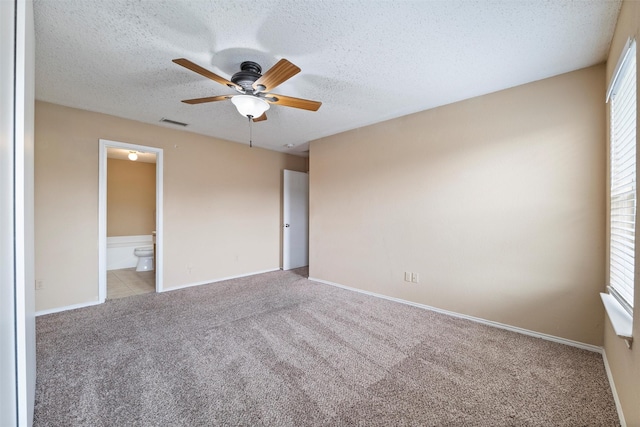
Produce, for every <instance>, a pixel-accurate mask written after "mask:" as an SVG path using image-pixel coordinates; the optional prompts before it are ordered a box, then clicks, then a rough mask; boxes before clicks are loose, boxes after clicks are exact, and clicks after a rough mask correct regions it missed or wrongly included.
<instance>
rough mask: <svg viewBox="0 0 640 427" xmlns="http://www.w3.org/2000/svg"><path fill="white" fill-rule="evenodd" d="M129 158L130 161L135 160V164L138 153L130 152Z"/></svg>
mask: <svg viewBox="0 0 640 427" xmlns="http://www.w3.org/2000/svg"><path fill="white" fill-rule="evenodd" d="M127 157H129V160H133V161H134V162H135V161H136V160H138V153H136V152H135V151H129V155H128V156H127Z"/></svg>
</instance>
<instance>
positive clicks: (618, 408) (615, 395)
mask: <svg viewBox="0 0 640 427" xmlns="http://www.w3.org/2000/svg"><path fill="white" fill-rule="evenodd" d="M602 360H603V362H604V370H605V371H607V378H608V379H609V386H610V387H611V393H612V394H613V401H614V402H615V403H616V411H618V418H620V425H621V426H622V427H627V423H626V421H625V420H624V413H623V412H622V404H621V403H620V398H619V397H618V391H617V390H616V384H615V382H614V381H613V374H612V373H611V368H609V360H608V359H607V352H606V351H605V350H604V349H602Z"/></svg>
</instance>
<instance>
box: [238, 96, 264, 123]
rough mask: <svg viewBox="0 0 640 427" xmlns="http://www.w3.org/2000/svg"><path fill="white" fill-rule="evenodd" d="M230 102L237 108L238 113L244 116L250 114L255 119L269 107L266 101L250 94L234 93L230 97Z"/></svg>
mask: <svg viewBox="0 0 640 427" xmlns="http://www.w3.org/2000/svg"><path fill="white" fill-rule="evenodd" d="M231 102H233V105H235V106H236V108H237V109H238V113H240V114H242V115H243V116H245V117H248V116H251V117H253V118H256V119H257V118H258V117H260V116H261V115H263V114H264V112H265V111H267V110H268V109H269V103H268V102H267V101H265V100H264V99H260V98H258V97H255V96H251V95H236V96H234V97H233V98H231Z"/></svg>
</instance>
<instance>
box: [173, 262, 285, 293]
mask: <svg viewBox="0 0 640 427" xmlns="http://www.w3.org/2000/svg"><path fill="white" fill-rule="evenodd" d="M279 270H280V268H273V269H269V270H261V271H254V272H253V273H246V274H240V275H238V276H229V277H222V278H219V279H211V280H203V281H202V282H194V283H187V284H186V285H179V286H175V287H173V288H169V289H166V288H165V289H163V290H162V292H170V291H177V290H179V289H185V288H191V287H193V286H201V285H208V284H209V283H217V282H224V281H225V280H232V279H240V278H242V277H248V276H255V275H256V274H263V273H271V272H273V271H279Z"/></svg>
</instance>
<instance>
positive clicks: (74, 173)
mask: <svg viewBox="0 0 640 427" xmlns="http://www.w3.org/2000/svg"><path fill="white" fill-rule="evenodd" d="M100 138H103V139H108V140H112V141H119V142H127V143H132V144H139V145H146V146H150V147H157V148H161V149H163V150H164V206H163V207H164V286H165V289H171V288H174V287H178V286H181V285H186V284H192V283H198V282H203V281H209V280H215V279H218V278H224V277H230V276H237V275H241V274H247V273H251V272H256V271H263V270H270V269H277V268H278V267H279V260H280V230H281V227H280V210H281V207H280V193H281V175H282V169H292V170H302V171H304V170H306V159H304V158H300V157H295V156H291V155H286V154H281V153H276V152H273V151H268V150H263V149H260V148H253V149H251V148H249V147H248V146H246V145H243V144H237V143H232V142H227V141H221V140H217V139H214V138H209V137H205V136H201V135H196V134H192V133H189V132H183V131H176V130H173V129H168V128H165V127H160V126H154V125H148V124H143V123H140V122H135V121H131V120H126V119H120V118H117V117H113V116H108V115H105V114H98V113H92V112H89V111H83V110H77V109H73V108H67V107H63V106H59V105H54V104H49V103H44V102H36V123H35V192H36V194H35V205H36V218H35V232H36V244H35V250H36V279H37V280H43V283H44V289H42V290H39V291H38V292H37V294H36V309H37V310H47V309H52V308H57V307H65V306H69V305H72V304H82V303H87V302H92V301H97V299H98V152H99V149H98V148H99V147H98V144H99V143H98V140H99V139H100ZM189 271H190V273H189Z"/></svg>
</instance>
